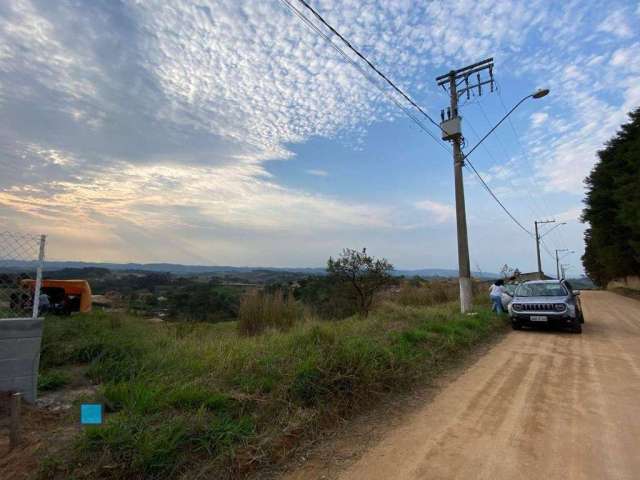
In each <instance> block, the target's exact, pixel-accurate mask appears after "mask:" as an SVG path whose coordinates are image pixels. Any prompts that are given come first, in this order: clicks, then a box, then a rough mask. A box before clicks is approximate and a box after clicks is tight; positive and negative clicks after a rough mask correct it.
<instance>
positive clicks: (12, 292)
mask: <svg viewBox="0 0 640 480" xmlns="http://www.w3.org/2000/svg"><path fill="white" fill-rule="evenodd" d="M45 242H46V236H45V235H33V234H28V233H18V232H0V319H3V318H37V317H38V310H39V302H40V285H41V283H42V267H43V264H44V251H45Z"/></svg>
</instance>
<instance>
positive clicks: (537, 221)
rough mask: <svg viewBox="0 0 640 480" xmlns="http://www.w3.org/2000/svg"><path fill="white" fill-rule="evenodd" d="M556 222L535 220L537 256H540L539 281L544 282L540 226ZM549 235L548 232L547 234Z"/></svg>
mask: <svg viewBox="0 0 640 480" xmlns="http://www.w3.org/2000/svg"><path fill="white" fill-rule="evenodd" d="M555 222H556V221H555V220H535V221H534V222H533V224H534V225H535V229H536V255H537V256H538V280H542V275H543V273H542V259H541V258H540V239H541V238H542V235H540V233H539V232H538V225H542V224H543V223H555ZM547 233H548V232H547Z"/></svg>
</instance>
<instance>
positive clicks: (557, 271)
mask: <svg viewBox="0 0 640 480" xmlns="http://www.w3.org/2000/svg"><path fill="white" fill-rule="evenodd" d="M560 252H569V253H573V252H572V251H570V250H569V249H568V248H556V277H557V278H558V280H560V260H562V258H564V257H566V256H567V255H568V254H569V253H567V255H564V256H563V257H562V258H561V257H560V256H559V255H558V253H560Z"/></svg>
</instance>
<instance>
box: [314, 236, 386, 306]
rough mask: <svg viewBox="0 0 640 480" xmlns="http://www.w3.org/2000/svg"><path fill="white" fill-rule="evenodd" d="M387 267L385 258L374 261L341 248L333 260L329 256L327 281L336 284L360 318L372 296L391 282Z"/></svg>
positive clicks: (370, 302)
mask: <svg viewBox="0 0 640 480" xmlns="http://www.w3.org/2000/svg"><path fill="white" fill-rule="evenodd" d="M392 270H393V265H391V264H390V263H389V262H388V261H387V260H386V259H384V258H382V259H375V258H373V257H371V256H369V255H367V249H366V248H363V249H362V251H361V252H359V251H357V250H352V249H350V248H345V249H344V250H343V251H342V254H341V255H340V257H338V258H337V259H335V260H334V259H333V258H332V257H329V261H328V262H327V273H328V274H329V279H330V281H333V282H335V283H336V284H339V285H340V287H341V288H342V289H344V291H345V293H346V294H347V295H348V297H349V298H350V299H351V300H352V301H353V302H354V306H355V308H356V310H357V311H358V312H359V313H360V314H361V315H363V316H365V317H366V316H367V315H369V311H370V310H371V305H372V304H373V300H374V297H375V295H376V293H378V292H379V291H380V290H381V289H382V288H384V287H385V286H386V285H389V284H390V283H391V282H392V279H391V271H392Z"/></svg>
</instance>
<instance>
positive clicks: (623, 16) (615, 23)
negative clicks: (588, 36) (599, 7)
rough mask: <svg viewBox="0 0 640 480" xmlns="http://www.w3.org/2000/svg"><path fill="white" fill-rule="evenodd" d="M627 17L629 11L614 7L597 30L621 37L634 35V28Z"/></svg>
mask: <svg viewBox="0 0 640 480" xmlns="http://www.w3.org/2000/svg"><path fill="white" fill-rule="evenodd" d="M627 19H628V15H627V12H625V11H624V10H615V9H614V10H613V11H612V12H611V13H610V14H609V15H608V16H607V18H605V19H604V20H603V21H602V23H600V24H599V25H598V28H597V30H598V31H599V32H605V33H609V34H611V35H614V36H616V37H619V38H631V37H632V36H633V29H632V27H630V26H629V23H628V21H627Z"/></svg>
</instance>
